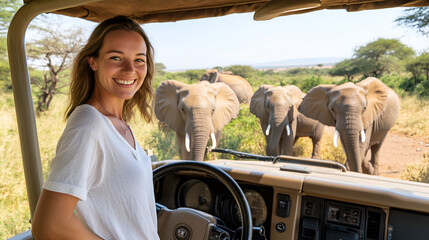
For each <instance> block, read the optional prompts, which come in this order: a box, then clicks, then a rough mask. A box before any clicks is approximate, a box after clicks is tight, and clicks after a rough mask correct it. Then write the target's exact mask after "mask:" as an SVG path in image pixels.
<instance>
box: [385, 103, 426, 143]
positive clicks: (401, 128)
mask: <svg viewBox="0 0 429 240" xmlns="http://www.w3.org/2000/svg"><path fill="white" fill-rule="evenodd" d="M410 116H412V117H410ZM428 123H429V99H420V98H417V97H416V96H405V97H401V111H400V112H399V116H398V119H397V120H396V122H395V125H394V126H393V127H392V129H391V131H395V132H399V133H402V134H404V135H409V136H421V137H425V136H429V124H428Z"/></svg>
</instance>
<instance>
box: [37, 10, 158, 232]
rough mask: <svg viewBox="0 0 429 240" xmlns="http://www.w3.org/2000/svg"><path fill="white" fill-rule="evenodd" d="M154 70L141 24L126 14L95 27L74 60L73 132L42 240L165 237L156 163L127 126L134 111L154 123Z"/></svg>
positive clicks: (46, 208) (42, 220)
mask: <svg viewBox="0 0 429 240" xmlns="http://www.w3.org/2000/svg"><path fill="white" fill-rule="evenodd" d="M153 71H154V65H153V49H152V46H151V44H150V42H149V40H148V38H147V36H146V34H145V33H144V31H143V29H142V28H141V27H140V26H139V25H138V24H137V23H135V22H134V21H132V20H130V19H128V18H126V17H123V16H118V17H115V18H112V19H108V20H105V21H104V22H102V23H100V24H99V25H98V26H97V27H96V28H95V29H94V31H93V33H92V35H91V36H90V38H89V40H88V43H87V44H86V45H85V46H84V48H83V49H82V50H81V51H80V53H79V54H78V55H77V57H76V59H75V61H74V66H73V72H72V80H71V85H70V103H69V106H68V109H67V111H66V118H67V126H66V128H65V130H64V133H63V135H62V136H61V138H60V140H59V142H58V145H57V153H56V156H55V158H54V159H53V160H52V163H51V172H50V175H49V177H48V179H47V181H46V183H45V185H44V187H43V190H42V193H41V196H40V199H39V201H38V204H37V207H36V211H35V213H34V218H33V219H32V228H33V234H34V236H35V237H36V238H37V239H127V240H128V239H150V240H153V239H159V237H158V235H157V222H156V211H155V201H154V194H153V183H152V168H151V163H150V158H149V157H148V156H147V155H146V153H145V152H144V150H143V149H142V148H141V147H140V146H139V145H138V143H137V142H136V139H135V137H134V134H133V132H132V131H131V128H130V127H129V126H128V124H127V123H126V121H127V120H129V119H130V118H131V117H132V115H133V113H132V110H133V108H134V107H137V108H138V109H139V110H140V112H141V114H142V116H143V118H144V119H145V120H146V122H150V121H151V119H152V109H151V105H150V102H151V100H152V98H153V89H152V86H151V81H152V76H153ZM74 211H75V213H76V215H75V214H73V212H74Z"/></svg>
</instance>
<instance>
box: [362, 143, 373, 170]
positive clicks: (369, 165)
mask: <svg viewBox="0 0 429 240" xmlns="http://www.w3.org/2000/svg"><path fill="white" fill-rule="evenodd" d="M368 151H369V148H368V150H366V151H365V152H364V155H363V157H362V172H363V173H366V174H372V173H373V172H374V167H373V166H372V163H371V161H369V160H368V158H367V157H366V155H367V153H368ZM371 155H372V150H371Z"/></svg>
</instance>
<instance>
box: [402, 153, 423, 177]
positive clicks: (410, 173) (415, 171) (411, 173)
mask: <svg viewBox="0 0 429 240" xmlns="http://www.w3.org/2000/svg"><path fill="white" fill-rule="evenodd" d="M423 157H424V159H423V161H421V162H419V163H417V164H412V165H408V166H407V169H406V170H405V171H403V172H401V175H400V176H399V178H401V179H404V180H409V181H414V182H423V183H429V154H428V153H426V154H425V155H424V156H423Z"/></svg>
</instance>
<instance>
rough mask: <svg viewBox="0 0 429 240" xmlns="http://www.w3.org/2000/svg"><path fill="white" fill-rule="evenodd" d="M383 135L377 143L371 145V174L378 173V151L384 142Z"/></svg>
mask: <svg viewBox="0 0 429 240" xmlns="http://www.w3.org/2000/svg"><path fill="white" fill-rule="evenodd" d="M384 139H385V137H383V138H382V139H381V140H380V142H379V143H378V144H375V145H374V146H371V165H372V167H373V172H372V173H371V174H373V175H379V174H380V172H379V171H380V170H379V167H380V166H379V164H380V158H379V152H380V148H381V145H382V144H383V142H384Z"/></svg>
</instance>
